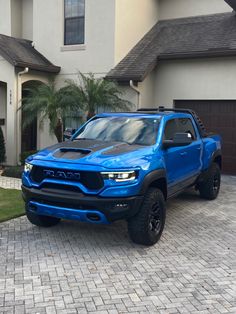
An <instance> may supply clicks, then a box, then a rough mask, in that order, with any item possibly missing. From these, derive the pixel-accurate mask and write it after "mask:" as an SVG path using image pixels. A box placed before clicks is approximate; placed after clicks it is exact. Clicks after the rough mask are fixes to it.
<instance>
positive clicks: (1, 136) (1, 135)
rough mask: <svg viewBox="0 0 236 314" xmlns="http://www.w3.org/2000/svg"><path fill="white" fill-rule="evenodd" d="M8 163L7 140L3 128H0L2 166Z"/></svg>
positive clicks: (0, 162) (0, 159)
mask: <svg viewBox="0 0 236 314" xmlns="http://www.w3.org/2000/svg"><path fill="white" fill-rule="evenodd" d="M5 161H6V148H5V140H4V136H3V132H2V128H1V127H0V165H1V164H2V163H4V162H5Z"/></svg>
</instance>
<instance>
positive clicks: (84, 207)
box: [32, 198, 96, 210]
mask: <svg viewBox="0 0 236 314" xmlns="http://www.w3.org/2000/svg"><path fill="white" fill-rule="evenodd" d="M32 201H34V202H37V203H40V204H44V205H49V206H58V207H62V208H71V209H77V210H79V209H80V210H96V207H95V206H92V205H84V204H70V203H66V204H65V203H62V202H50V201H45V200H41V199H40V200H38V199H37V198H35V199H32Z"/></svg>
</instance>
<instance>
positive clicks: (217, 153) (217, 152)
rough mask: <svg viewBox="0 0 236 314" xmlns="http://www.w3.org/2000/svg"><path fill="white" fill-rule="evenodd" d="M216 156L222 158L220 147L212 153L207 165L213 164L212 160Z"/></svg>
mask: <svg viewBox="0 0 236 314" xmlns="http://www.w3.org/2000/svg"><path fill="white" fill-rule="evenodd" d="M217 157H221V158H222V151H221V149H217V150H216V151H215V152H214V153H213V154H212V156H211V160H210V164H209V166H211V165H212V164H213V162H214V160H215V159H216V158H217Z"/></svg>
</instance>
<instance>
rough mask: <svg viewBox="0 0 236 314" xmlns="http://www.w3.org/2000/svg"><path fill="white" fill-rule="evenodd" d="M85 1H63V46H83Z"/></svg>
mask: <svg viewBox="0 0 236 314" xmlns="http://www.w3.org/2000/svg"><path fill="white" fill-rule="evenodd" d="M84 15H85V0H65V30H64V44H65V45H79V44H84V24H85V23H84Z"/></svg>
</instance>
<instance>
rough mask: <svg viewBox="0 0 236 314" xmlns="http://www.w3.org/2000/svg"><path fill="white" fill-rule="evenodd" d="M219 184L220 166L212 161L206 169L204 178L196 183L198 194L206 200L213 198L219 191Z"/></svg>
mask: <svg viewBox="0 0 236 314" xmlns="http://www.w3.org/2000/svg"><path fill="white" fill-rule="evenodd" d="M220 184H221V172H220V167H219V165H218V164H217V163H215V162H214V163H213V164H212V165H211V166H210V168H209V169H208V170H207V173H206V174H205V177H204V180H203V181H202V182H200V183H199V184H198V188H199V192H200V196H201V197H202V198H204V199H207V200H215V199H216V198H217V196H218V194H219V191H220Z"/></svg>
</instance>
